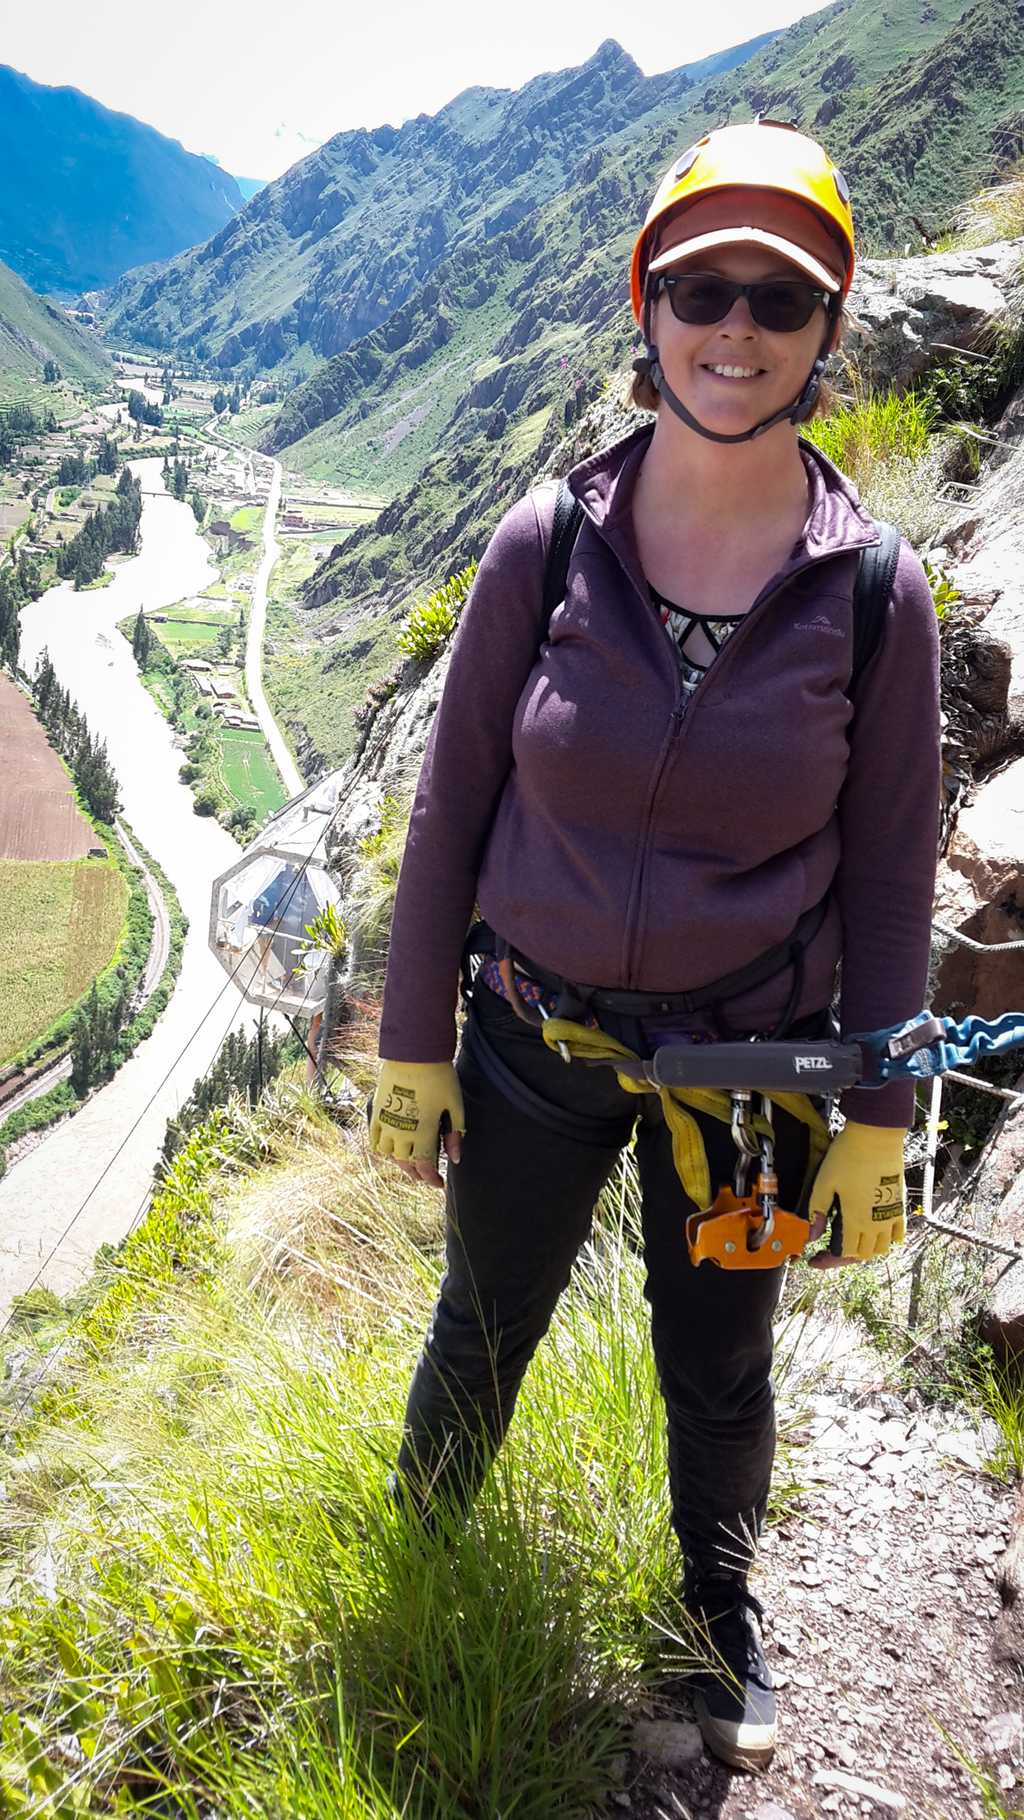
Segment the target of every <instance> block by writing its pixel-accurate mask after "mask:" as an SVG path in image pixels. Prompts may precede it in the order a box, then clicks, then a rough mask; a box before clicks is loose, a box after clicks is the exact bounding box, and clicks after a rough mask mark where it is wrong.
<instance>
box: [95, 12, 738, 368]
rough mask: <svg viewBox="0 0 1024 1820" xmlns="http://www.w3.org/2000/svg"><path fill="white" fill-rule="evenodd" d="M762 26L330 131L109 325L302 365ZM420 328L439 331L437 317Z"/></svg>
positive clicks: (356, 330) (141, 283) (617, 55)
mask: <svg viewBox="0 0 1024 1820" xmlns="http://www.w3.org/2000/svg"><path fill="white" fill-rule="evenodd" d="M770 39H771V34H765V35H764V36H762V37H759V38H756V39H754V40H752V41H751V42H750V43H749V44H745V45H739V46H736V47H735V48H734V49H732V50H728V51H725V52H722V53H719V54H718V55H716V56H714V57H709V58H705V59H704V60H703V61H702V62H700V63H696V64H692V65H686V66H684V67H683V68H682V69H680V70H676V71H673V72H671V73H670V74H669V75H667V76H656V77H652V78H650V79H648V78H646V77H645V76H643V75H642V74H641V72H640V70H639V69H638V67H637V65H636V64H635V63H634V62H633V60H632V58H631V57H628V56H627V55H626V53H625V51H623V50H622V49H620V47H619V46H618V45H617V44H613V43H611V42H610V41H609V42H608V43H605V44H603V45H601V47H600V49H599V50H598V51H597V52H596V53H595V55H594V56H593V57H592V58H590V60H589V61H588V62H587V63H584V64H583V65H582V66H581V67H580V68H578V69H571V70H562V71H558V72H556V73H554V74H551V75H543V76H538V77H537V78H536V79H535V80H534V81H532V82H528V83H527V84H526V86H525V87H524V88H522V89H519V90H517V91H513V92H509V91H508V90H503V89H486V88H472V89H467V90H466V91H465V93H464V94H461V95H458V96H457V97H456V99H455V100H454V101H452V102H451V103H450V104H449V105H448V106H447V107H444V108H442V109H441V111H440V113H438V114H436V115H433V116H431V115H428V114H420V115H418V116H417V117H416V118H415V119H414V120H408V121H406V122H405V124H404V126H402V127H397V128H396V127H393V126H381V127H378V128H376V129H375V130H374V131H373V132H365V131H358V132H348V133H339V134H338V135H337V137H336V138H334V139H331V140H328V141H327V143H326V144H325V145H323V146H321V147H320V148H319V150H318V151H316V152H313V153H312V154H311V155H310V156H309V157H308V158H304V159H302V161H301V162H300V163H299V164H296V165H294V166H293V167H292V169H291V170H290V171H288V172H286V174H285V175H284V176H283V177H280V178H278V179H277V180H276V181H275V182H273V183H269V184H267V185H266V186H265V187H264V188H263V189H262V190H260V191H259V193H258V194H257V195H256V196H255V197H254V198H253V199H252V201H250V202H249V203H248V204H247V206H246V207H245V208H244V209H243V211H242V212H241V214H240V215H238V216H237V217H236V218H235V219H234V220H233V221H232V222H230V223H229V224H228V226H227V227H225V228H224V229H223V230H222V231H221V232H220V233H219V234H218V235H217V236H216V237H215V238H214V239H213V240H212V241H211V242H210V243H209V245H208V246H204V247H200V248H197V249H195V250H193V251H192V252H189V253H184V254H182V255H181V256H180V257H179V258H177V259H173V260H172V261H171V262H170V263H169V264H168V265H167V266H165V267H164V268H163V269H162V270H161V271H160V272H157V273H129V274H127V276H126V277H125V278H124V279H123V280H122V282H121V283H120V284H119V285H118V286H117V288H116V290H115V292H114V295H113V298H112V299H111V301H110V307H109V312H108V326H109V328H110V332H111V333H112V334H113V335H114V336H115V337H116V338H118V339H119V340H124V339H127V338H131V339H134V340H135V341H137V342H141V343H142V344H144V345H145V346H148V347H153V348H159V349H164V348H167V349H175V350H179V351H181V352H183V353H188V354H192V355H195V356H197V357H198V358H200V359H214V360H216V362H217V363H218V365H220V366H221V367H222V368H224V369H225V370H226V371H229V370H237V371H240V372H242V373H243V374H249V373H254V372H261V373H265V372H268V371H269V370H271V369H273V368H276V367H284V368H286V369H288V370H290V371H292V372H298V373H308V372H309V371H310V370H311V369H312V368H314V367H315V366H316V365H317V364H318V363H319V362H320V361H322V360H323V359H324V358H329V357H330V356H331V355H334V354H338V353H341V352H342V351H343V350H345V349H346V348H348V347H350V346H351V345H352V344H353V343H354V342H357V341H359V340H360V339H361V338H362V337H363V336H365V335H367V334H371V333H372V332H373V331H374V330H375V329H377V328H379V327H382V326H383V325H384V324H390V323H391V322H392V321H393V319H394V318H395V314H396V312H401V311H402V310H404V309H405V308H406V307H407V306H409V305H410V304H413V302H414V300H415V299H416V298H417V297H418V295H419V293H420V291H421V289H422V287H423V285H424V284H425V283H427V282H429V280H430V277H431V274H432V273H433V272H434V271H435V270H436V269H437V267H438V266H439V265H440V264H441V263H442V262H443V261H444V260H445V259H446V258H448V257H450V256H451V255H452V254H453V253H455V252H457V251H458V250H459V249H463V248H465V249H468V248H471V247H474V246H479V245H488V244H491V243H493V242H496V241H498V240H500V239H501V238H502V236H503V235H508V234H512V235H513V236H514V235H515V232H516V229H517V226H518V224H519V223H520V222H521V221H523V220H524V219H525V218H526V217H528V216H530V215H531V214H532V213H533V212H534V211H535V210H536V208H537V206H538V204H540V203H542V202H544V201H546V200H547V199H548V198H549V197H552V196H556V195H559V194H561V193H562V192H563V191H564V190H565V188H566V185H567V183H569V182H571V181H572V179H573V173H574V171H575V169H576V167H577V165H578V163H579V160H580V159H581V157H585V155H586V154H587V153H588V151H590V150H591V149H592V148H593V147H595V146H597V145H600V144H602V143H603V142H604V141H605V140H607V139H608V138H610V137H611V136H613V135H615V134H616V133H619V132H621V131H622V130H623V129H624V128H628V127H629V126H630V125H631V124H632V123H633V122H635V121H637V120H638V119H640V118H641V117H642V116H643V115H644V114H645V113H647V112H648V111H649V109H650V107H651V106H652V104H653V103H654V102H655V101H656V100H663V101H665V102H666V103H669V104H670V105H672V106H675V107H678V105H679V101H680V98H681V97H682V96H684V95H685V94H686V92H687V91H688V90H690V89H691V88H694V87H696V86H699V85H700V84H701V83H703V82H706V81H707V80H708V79H709V78H710V77H712V76H715V75H718V74H720V73H722V72H723V71H726V70H728V69H731V68H732V67H733V66H734V65H735V64H737V63H739V62H742V61H743V60H744V59H745V58H747V57H749V56H750V55H752V54H753V52H754V51H755V50H757V49H758V48H759V47H760V46H762V45H764V44H766V43H768V42H770ZM432 333H433V334H434V335H435V336H437V337H439V338H440V339H443V338H444V335H445V326H444V324H443V323H441V324H437V325H435V326H434V329H433V330H432Z"/></svg>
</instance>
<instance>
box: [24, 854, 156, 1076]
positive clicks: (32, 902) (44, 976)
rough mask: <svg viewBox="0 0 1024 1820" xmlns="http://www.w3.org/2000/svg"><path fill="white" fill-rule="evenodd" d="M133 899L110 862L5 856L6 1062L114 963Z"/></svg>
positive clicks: (40, 1033) (39, 1033)
mask: <svg viewBox="0 0 1024 1820" xmlns="http://www.w3.org/2000/svg"><path fill="white" fill-rule="evenodd" d="M127 904H128V887H127V885H126V883H125V880H124V878H123V877H122V875H121V873H120V872H119V871H118V870H117V867H116V866H113V865H112V864H111V863H110V861H109V860H106V859H102V860H98V859H80V860H57V861H53V860H8V859H0V1065H2V1064H4V1063H6V1062H8V1061H10V1060H11V1059H12V1057H14V1056H16V1055H19V1054H20V1053H21V1051H22V1050H23V1049H26V1048H27V1047H28V1045H29V1044H30V1043H31V1042H33V1041H34V1040H35V1038H36V1037H39V1036H42V1035H43V1033H44V1031H46V1030H48V1029H49V1027H50V1025H51V1024H52V1023H54V1022H55V1020H56V1019H57V1018H58V1017H59V1016H60V1014H61V1012H62V1011H66V1010H67V1008H68V1006H69V1005H73V1004H74V1003H75V1002H76V1000H77V999H79V998H81V997H82V995H83V993H85V992H86V991H87V990H88V988H89V985H90V983H91V982H92V980H94V979H95V978H96V975H97V974H98V973H101V972H102V970H103V968H104V967H106V966H108V965H109V963H110V961H111V959H112V957H113V955H114V952H115V949H116V948H117V943H118V940H119V938H120V935H121V930H122V928H123V926H124V918H125V911H126V908H127Z"/></svg>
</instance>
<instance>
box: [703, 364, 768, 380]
mask: <svg viewBox="0 0 1024 1820" xmlns="http://www.w3.org/2000/svg"><path fill="white" fill-rule="evenodd" d="M760 371H761V369H760V367H712V366H709V367H708V372H709V373H721V374H722V375H723V377H724V378H726V379H755V378H756V377H757V375H758V373H759V372H760Z"/></svg>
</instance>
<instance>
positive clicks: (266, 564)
mask: <svg viewBox="0 0 1024 1820" xmlns="http://www.w3.org/2000/svg"><path fill="white" fill-rule="evenodd" d="M271 465H272V469H273V475H272V478H271V482H270V492H269V494H268V496H267V509H266V512H265V514H264V518H263V556H262V558H261V561H260V566H259V569H258V570H257V573H256V580H255V581H254V582H253V589H252V606H251V607H250V610H249V636H248V638H247V639H246V644H245V687H246V692H247V694H248V697H249V700H250V702H251V703H252V711H253V713H254V714H255V716H256V718H257V720H258V721H259V723H260V728H261V730H262V733H263V737H264V739H265V740H266V742H267V745H268V746H269V747H270V751H271V754H272V756H273V759H274V763H275V764H276V766H277V768H278V770H279V771H280V773H281V777H282V780H283V782H284V787H285V789H286V790H287V792H288V794H289V796H298V795H300V794H301V792H302V791H303V790H304V789H305V788H306V783H305V779H304V778H303V776H302V774H301V772H300V771H299V769H298V766H297V765H296V763H295V760H294V759H293V757H292V755H291V753H290V752H289V750H288V746H287V744H286V742H285V739H284V736H283V735H282V733H281V730H280V728H279V727H278V724H277V722H276V720H275V719H274V716H273V714H272V713H271V710H270V703H269V702H268V700H267V698H266V696H265V694H264V693H263V677H262V673H263V634H264V629H265V627H266V621H267V586H268V583H269V581H270V571H271V570H272V568H273V566H274V564H275V562H276V561H277V559H278V556H279V555H280V550H279V549H278V546H277V542H276V540H275V537H274V528H275V524H276V520H277V502H278V500H279V499H280V497H281V463H280V462H279V461H275V462H273V463H272V464H271ZM249 471H250V473H251V472H252V462H251V461H250V463H249Z"/></svg>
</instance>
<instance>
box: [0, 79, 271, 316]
mask: <svg viewBox="0 0 1024 1820" xmlns="http://www.w3.org/2000/svg"><path fill="white" fill-rule="evenodd" d="M0 169H2V170H3V174H4V181H3V184H2V186H0V259H4V260H6V262H7V264H8V265H10V266H13V268H14V270H15V271H16V272H18V273H20V275H21V276H22V278H24V279H26V280H27V282H28V283H29V284H31V285H32V286H33V287H34V288H35V289H36V290H41V291H56V292H58V293H62V294H65V295H67V294H69V293H70V294H74V293H77V292H79V291H83V290H88V289H91V288H93V287H96V286H100V285H108V284H111V283H112V282H113V280H114V279H115V278H118V277H119V276H120V274H121V273H122V272H124V271H126V270H127V268H128V267H129V266H134V265H139V264H141V263H142V262H143V261H150V260H157V259H166V258H168V257H169V256H170V255H171V254H172V253H176V252H178V250H179V248H181V247H185V246H194V245H195V244H196V242H197V241H201V240H207V239H208V238H209V236H210V235H211V234H213V233H215V232H216V230H217V229H218V228H219V227H221V226H222V225H223V223H224V222H225V221H227V220H228V219H229V218H230V217H231V215H232V214H233V213H234V211H235V210H236V209H238V208H240V207H241V203H242V196H241V192H240V190H239V188H238V185H237V183H236V182H235V179H234V178H233V177H231V176H229V175H228V173H227V171H222V170H220V169H218V167H217V166H216V165H215V164H212V163H211V162H210V160H209V159H208V158H197V157H195V155H194V154H193V153H192V152H186V151H185V150H184V149H183V147H182V146H180V145H179V144H178V142H177V140H176V139H166V138H165V137H164V135H163V134H162V133H158V132H157V131H156V130H155V129H154V128H153V127H151V126H144V125H143V123H142V122H141V121H140V120H133V119H132V117H131V116H130V115H129V114H116V113H113V112H112V111H111V110H110V108H106V107H102V106H101V105H100V103H99V102H98V101H93V100H92V99H91V98H90V97H89V96H88V95H83V94H81V93H80V92H79V90H78V89H74V88H47V87H44V86H43V85H42V84H41V83H38V82H33V81H31V80H30V78H29V77H28V76H23V75H21V74H20V73H19V72H18V71H17V70H13V69H9V68H8V67H7V66H6V65H2V64H0Z"/></svg>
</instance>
